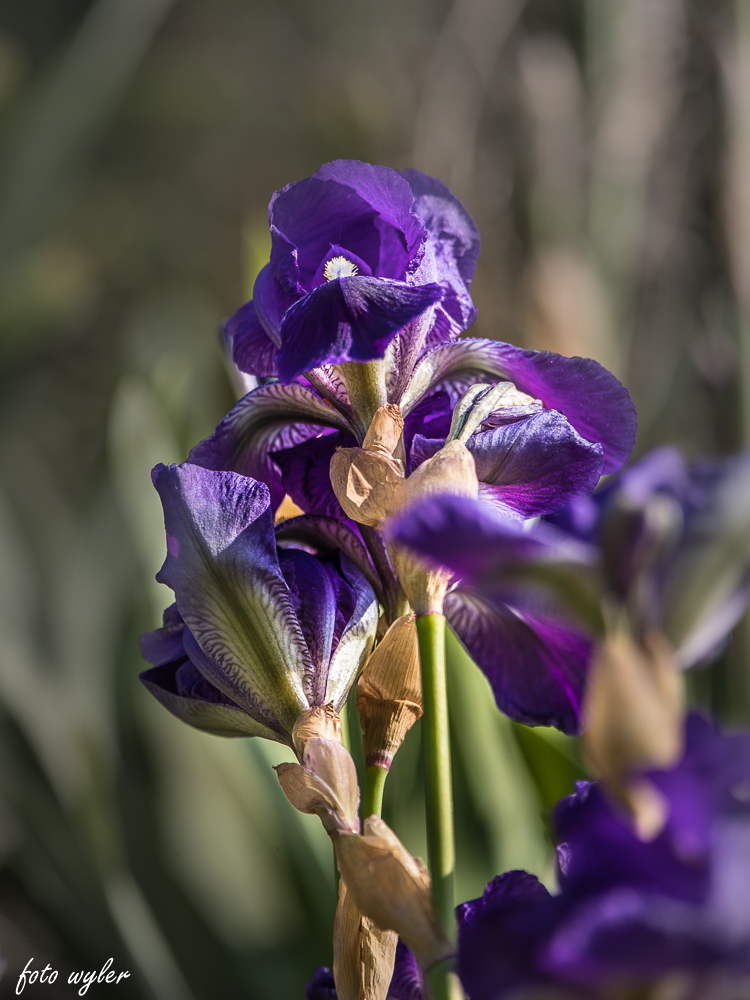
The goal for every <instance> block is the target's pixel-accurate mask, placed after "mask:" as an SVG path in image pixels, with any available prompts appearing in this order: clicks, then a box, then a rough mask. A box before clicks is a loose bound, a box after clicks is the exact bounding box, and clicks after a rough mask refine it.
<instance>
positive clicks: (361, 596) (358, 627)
mask: <svg viewBox="0 0 750 1000" xmlns="http://www.w3.org/2000/svg"><path fill="white" fill-rule="evenodd" d="M321 564H322V565H323V566H324V567H325V568H326V570H327V572H328V573H329V575H330V577H331V579H332V581H333V584H334V587H335V589H336V623H335V627H334V635H333V654H332V656H331V662H330V664H329V666H328V677H327V680H326V686H325V691H324V693H323V695H322V700H321V702H320V704H325V705H327V704H329V702H333V705H334V708H335V709H336V711H337V712H340V711H341V710H342V709H343V706H344V702H345V701H346V698H347V697H348V695H349V692H350V690H351V688H352V685H353V684H354V682H355V680H356V678H357V677H358V676H359V674H360V673H361V671H362V669H363V668H364V665H365V663H366V661H367V657H368V656H369V654H370V651H371V649H372V643H373V641H374V639H375V633H376V631H377V627H378V618H379V617H380V608H379V607H378V601H377V598H376V596H375V592H374V589H373V587H372V586H371V585H370V582H369V580H368V578H367V574H366V573H363V572H362V570H361V569H360V568H359V567H358V566H357V565H356V564H355V563H354V562H353V561H352V560H350V559H349V557H348V556H347V555H346V554H345V553H343V552H332V553H330V554H329V555H327V556H325V557H324V558H323V559H321Z"/></svg>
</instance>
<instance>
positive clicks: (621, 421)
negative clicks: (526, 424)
mask: <svg viewBox="0 0 750 1000" xmlns="http://www.w3.org/2000/svg"><path fill="white" fill-rule="evenodd" d="M487 376H490V377H494V378H495V379H508V380H509V381H511V382H513V383H514V384H515V385H516V386H517V388H519V389H520V390H521V391H522V392H526V393H528V394H529V395H530V396H533V397H534V398H536V399H541V400H542V402H543V403H544V404H545V406H546V407H547V409H550V410H560V411H561V412H562V413H564V414H565V416H566V417H567V418H568V421H569V422H570V423H571V424H572V425H573V427H574V428H575V429H576V430H577V431H578V433H579V434H580V435H581V436H582V437H584V438H585V439H586V440H587V441H592V442H594V443H599V444H601V446H602V449H603V452H604V472H615V471H617V469H619V468H621V467H622V466H623V465H624V464H625V462H626V461H627V460H628V458H629V456H630V453H631V452H632V450H633V445H634V444H635V432H636V415H635V408H634V406H633V403H632V400H631V399H630V393H629V392H628V391H627V389H626V388H625V387H624V386H623V385H622V384H621V383H620V382H619V381H618V380H617V379H616V378H615V377H614V375H612V374H611V373H610V372H608V371H607V370H606V368H602V366H601V365H600V364H598V363H597V362H596V361H592V360H591V359H590V358H565V357H563V356H562V355H559V354H552V353H550V352H549V351H528V350H524V349H523V348H520V347H514V346H513V345H512V344H503V343H501V342H499V341H494V340H481V339H479V338H475V337H470V338H466V339H465V340H458V341H454V342H451V343H448V344H443V345H441V346H439V347H436V348H434V349H433V350H432V351H428V352H426V353H425V355H424V356H423V357H422V359H421V360H420V362H419V364H418V365H417V367H416V369H415V372H414V376H413V378H412V381H411V382H410V384H409V387H408V389H407V391H406V393H405V395H404V398H403V401H402V409H403V410H404V412H405V413H408V412H410V410H411V409H413V407H414V406H415V405H416V403H417V402H418V401H419V400H420V399H422V398H423V397H424V396H425V395H427V394H429V393H430V392H432V391H434V389H436V388H438V387H439V386H441V385H442V384H443V383H445V384H446V385H448V384H450V383H456V384H458V385H460V386H461V387H465V388H468V386H469V385H470V384H471V383H472V382H478V381H487Z"/></svg>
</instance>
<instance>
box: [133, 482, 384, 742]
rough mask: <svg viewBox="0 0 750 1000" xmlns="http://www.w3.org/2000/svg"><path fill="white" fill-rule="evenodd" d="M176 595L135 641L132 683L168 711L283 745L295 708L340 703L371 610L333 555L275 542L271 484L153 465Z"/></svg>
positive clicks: (345, 565) (359, 582) (363, 645)
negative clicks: (137, 674)
mask: <svg viewBox="0 0 750 1000" xmlns="http://www.w3.org/2000/svg"><path fill="white" fill-rule="evenodd" d="M153 479H154V485H155V486H156V488H157V490H158V492H159V495H160V497H161V500H162V504H163V507H164V520H165V527H166V531H167V553H168V554H167V558H166V561H165V563H164V566H163V567H162V569H161V571H160V572H159V575H158V576H157V579H158V580H159V581H160V582H161V583H165V584H167V586H169V587H171V588H172V590H173V591H174V592H175V598H176V603H175V604H174V605H172V606H171V607H170V608H168V609H167V611H166V612H165V614H164V625H163V627H162V628H161V629H157V630H156V631H155V632H149V633H146V634H145V635H144V636H142V638H141V649H142V651H143V655H144V657H145V658H146V659H147V660H148V661H149V662H150V663H152V664H154V666H153V668H152V669H151V670H147V671H145V672H144V673H143V674H141V680H142V681H143V683H144V684H145V685H146V687H147V688H148V689H149V690H150V691H151V693H152V694H153V695H154V696H155V697H156V698H157V699H158V700H159V701H160V702H161V703H162V704H163V705H165V707H166V708H168V709H169V711H170V712H172V713H173V714H174V715H176V716H177V717H178V718H180V719H182V720H183V721H185V722H188V723H190V724H191V725H193V726H196V727H197V728H198V729H203V730H206V731H207V732H211V733H215V734H217V735H221V736H265V737H266V738H268V739H272V740H277V741H279V742H284V743H288V744H289V745H292V739H291V731H292V728H293V726H294V723H295V721H296V719H297V718H298V716H299V715H300V714H301V713H302V712H304V711H305V710H306V709H308V708H311V707H313V706H322V705H327V704H329V703H331V702H333V705H334V708H335V709H336V711H339V710H340V709H341V707H342V705H343V704H344V702H345V701H346V698H347V696H348V694H349V691H350V689H351V686H352V684H353V683H354V681H355V680H356V677H357V675H358V673H359V671H360V669H361V666H362V664H363V662H364V659H365V657H366V656H367V655H368V653H369V650H370V647H371V644H372V640H373V637H374V633H375V627H376V624H377V618H378V606H377V600H376V598H375V595H374V593H373V591H372V588H371V586H370V584H369V583H368V582H367V580H366V579H365V577H364V576H363V574H362V573H361V572H360V570H358V569H357V567H356V566H355V565H354V564H353V563H352V562H351V560H349V559H348V558H347V556H346V555H344V554H343V553H340V552H338V551H332V552H331V553H330V554H328V555H326V556H325V557H322V558H318V557H316V556H313V555H310V554H309V553H308V552H305V551H302V550H300V549H293V548H287V549H281V550H277V547H276V539H275V535H274V526H273V516H272V513H271V506H270V498H269V493H268V488H267V487H266V486H265V485H264V484H263V483H257V482H255V481H254V480H252V479H247V478H245V477H244V476H239V475H237V474H236V473H233V472H210V471H208V470H206V469H202V468H200V467H199V466H195V465H190V464H187V463H186V464H184V465H171V466H165V465H159V466H157V467H156V468H155V469H154V472H153Z"/></svg>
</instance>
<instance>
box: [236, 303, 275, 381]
mask: <svg viewBox="0 0 750 1000" xmlns="http://www.w3.org/2000/svg"><path fill="white" fill-rule="evenodd" d="M226 331H227V334H228V335H229V337H230V338H231V343H232V360H233V361H234V363H235V364H236V365H237V367H238V368H239V370H240V371H241V372H247V374H248V375H255V376H256V377H258V378H266V377H268V376H271V375H276V374H277V373H276V360H275V358H276V345H275V344H274V342H273V341H272V340H271V338H270V337H269V336H268V334H267V333H266V331H265V329H264V328H263V325H262V324H261V322H260V321H259V319H258V317H257V314H256V312H255V303H254V302H253V301H252V300H251V301H250V302H246V303H245V305H244V306H242V307H241V308H240V309H238V310H237V312H236V313H235V314H234V315H233V316H231V317H230V318H229V319H228V320H227V322H226Z"/></svg>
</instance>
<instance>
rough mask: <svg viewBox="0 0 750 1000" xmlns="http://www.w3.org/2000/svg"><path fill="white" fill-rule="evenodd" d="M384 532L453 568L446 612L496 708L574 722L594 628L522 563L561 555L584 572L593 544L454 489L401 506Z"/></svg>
mask: <svg viewBox="0 0 750 1000" xmlns="http://www.w3.org/2000/svg"><path fill="white" fill-rule="evenodd" d="M390 537H391V538H392V539H393V540H394V541H396V542H398V543H399V544H400V545H403V546H405V547H407V548H409V549H411V550H412V551H414V552H416V553H417V554H419V555H420V556H422V557H423V558H424V559H426V560H427V561H428V562H432V563H434V564H439V565H442V566H445V567H447V568H448V569H450V570H451V571H452V572H453V573H454V574H455V578H456V583H455V586H454V587H453V589H452V590H450V591H449V592H448V594H447V595H446V598H445V603H444V610H445V615H446V618H447V619H448V622H449V623H450V625H451V626H452V628H453V630H454V631H455V632H456V634H457V636H458V637H459V639H461V641H462V642H463V644H464V645H465V646H466V648H467V650H468V651H469V653H470V654H471V656H472V657H473V659H474V660H475V662H476V663H477V664H478V665H479V666H480V667H481V669H482V670H483V671H484V673H485V674H486V675H487V678H488V680H489V682H490V684H491V686H492V690H493V692H494V695H495V700H496V702H497V705H498V707H499V708H500V709H501V711H503V712H505V714H506V715H509V716H510V717H511V718H512V719H516V720H517V721H518V722H523V723H526V724H527V725H548V726H555V727H557V728H558V729H561V730H562V731H563V732H566V733H576V732H578V731H579V729H580V722H581V710H582V705H583V696H584V689H585V681H586V674H587V669H588V663H589V659H590V656H591V651H592V648H593V641H594V640H593V636H592V634H591V633H590V632H589V631H587V630H586V629H584V628H583V627H582V626H581V625H580V624H579V623H578V622H577V621H575V620H574V618H573V616H572V615H571V614H570V612H569V611H568V610H567V608H566V607H565V606H564V605H563V604H562V602H561V601H560V600H558V599H555V598H554V597H553V596H552V595H551V594H550V593H549V592H548V591H547V590H546V589H545V588H543V587H540V586H539V585H538V584H537V583H536V582H535V579H532V578H529V577H528V575H527V574H526V572H525V570H526V568H527V567H528V566H531V565H534V566H536V567H542V568H543V567H545V566H549V567H555V566H557V565H559V564H561V563H564V564H571V565H573V566H576V567H579V568H580V569H581V570H582V571H584V572H589V571H590V569H591V567H592V566H593V565H595V562H596V557H597V553H596V549H595V548H594V547H593V546H591V545H589V544H586V543H585V542H581V541H579V540H578V539H576V538H572V537H571V536H569V535H566V534H564V533H563V532H561V531H559V530H558V529H555V528H553V527H551V526H549V525H540V526H538V527H537V528H536V529H535V530H533V531H526V530H524V527H523V525H522V524H521V523H519V522H518V521H517V520H511V519H510V518H508V517H504V516H503V515H502V514H500V513H498V512H497V511H496V510H495V509H494V508H493V507H492V506H490V505H489V504H486V503H482V502H481V501H475V500H467V499H464V498H460V497H452V496H440V497H435V498H433V499H430V500H426V501H424V502H423V503H420V504H418V505H417V506H416V507H414V508H413V509H411V510H408V511H407V512H405V513H404V514H403V515H402V516H401V517H400V518H398V519H397V520H395V521H394V523H393V525H392V526H391V530H390Z"/></svg>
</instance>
